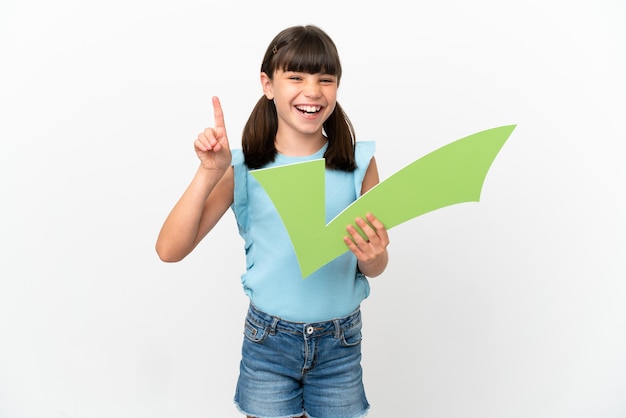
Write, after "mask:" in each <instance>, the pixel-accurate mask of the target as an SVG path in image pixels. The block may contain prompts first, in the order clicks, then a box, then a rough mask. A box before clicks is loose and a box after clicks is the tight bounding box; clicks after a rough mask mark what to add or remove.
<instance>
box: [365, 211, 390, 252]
mask: <svg viewBox="0 0 626 418" xmlns="http://www.w3.org/2000/svg"><path fill="white" fill-rule="evenodd" d="M365 217H366V218H367V220H368V222H369V223H370V224H371V225H372V227H373V228H374V230H375V231H376V235H377V236H378V238H379V239H380V240H381V241H382V242H383V243H384V244H385V245H388V244H389V236H388V234H387V228H385V225H384V224H383V223H382V222H381V221H380V220H379V219H378V218H376V217H375V216H374V215H372V214H371V213H368V214H367V215H366V216H365Z"/></svg>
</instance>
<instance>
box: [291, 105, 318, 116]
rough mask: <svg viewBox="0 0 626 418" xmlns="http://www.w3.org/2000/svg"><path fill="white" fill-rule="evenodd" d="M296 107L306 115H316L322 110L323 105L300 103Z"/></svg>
mask: <svg viewBox="0 0 626 418" xmlns="http://www.w3.org/2000/svg"><path fill="white" fill-rule="evenodd" d="M296 109H298V111H299V112H300V113H303V114H305V115H314V114H316V113H319V112H320V111H321V110H322V106H308V105H299V106H296Z"/></svg>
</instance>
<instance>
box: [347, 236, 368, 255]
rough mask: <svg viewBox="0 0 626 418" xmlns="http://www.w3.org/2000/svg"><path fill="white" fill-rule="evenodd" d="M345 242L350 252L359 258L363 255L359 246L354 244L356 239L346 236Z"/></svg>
mask: <svg viewBox="0 0 626 418" xmlns="http://www.w3.org/2000/svg"><path fill="white" fill-rule="evenodd" d="M343 242H345V243H346V245H347V246H348V248H349V249H350V251H352V252H353V253H354V254H355V255H356V256H357V257H358V256H359V255H360V254H362V253H363V251H361V249H360V248H359V246H358V245H357V244H356V243H355V242H354V238H351V237H350V236H344V237H343Z"/></svg>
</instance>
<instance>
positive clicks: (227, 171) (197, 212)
mask: <svg viewBox="0 0 626 418" xmlns="http://www.w3.org/2000/svg"><path fill="white" fill-rule="evenodd" d="M213 111H214V118H215V126H214V127H213V128H207V129H205V130H204V131H203V132H202V133H200V134H199V135H198V138H197V139H196V140H195V142H194V149H195V151H196V155H197V156H198V158H199V160H200V166H199V167H198V170H197V171H196V174H195V176H194V177H193V179H192V181H191V183H190V184H189V186H188V187H187V189H186V190H185V192H184V193H183V195H182V196H181V197H180V199H179V200H178V202H177V203H176V205H175V206H174V208H173V209H172V211H171V212H170V214H169V215H168V217H167V218H166V219H165V222H164V223H163V226H162V227H161V231H160V233H159V236H158V238H157V242H156V251H157V254H158V255H159V257H160V258H161V260H163V261H166V262H175V261H180V260H182V259H183V258H185V257H186V256H187V255H188V254H189V253H190V252H191V251H192V250H193V249H194V248H195V247H196V245H198V243H199V242H200V241H201V240H202V238H204V237H205V236H206V234H208V233H209V231H211V229H213V227H214V226H215V225H216V224H217V222H218V221H219V220H220V219H221V217H222V215H223V214H224V213H225V212H226V210H227V209H228V208H229V207H230V205H231V204H232V202H233V188H234V180H233V168H232V167H231V166H230V164H231V159H232V156H231V152H230V146H229V143H228V137H227V135H226V126H225V124H224V114H223V112H222V106H221V104H220V101H219V99H218V98H217V97H213Z"/></svg>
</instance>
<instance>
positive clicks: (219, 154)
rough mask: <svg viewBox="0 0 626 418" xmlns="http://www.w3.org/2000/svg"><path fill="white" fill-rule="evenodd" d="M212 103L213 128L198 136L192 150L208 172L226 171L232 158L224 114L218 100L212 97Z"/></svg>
mask: <svg viewBox="0 0 626 418" xmlns="http://www.w3.org/2000/svg"><path fill="white" fill-rule="evenodd" d="M212 101H213V114H214V118H215V126H214V127H213V128H206V129H205V130H204V131H202V132H201V133H200V134H198V138H197V139H196V140H195V141H194V149H195V151H196V155H198V158H199V159H200V163H201V165H202V167H204V168H206V169H208V170H226V169H227V168H228V167H229V166H230V163H231V160H232V156H231V153H230V145H229V144H228V136H227V135H226V126H225V124H224V113H223V112H222V105H221V104H220V100H219V98H217V97H215V96H214V97H213V98H212Z"/></svg>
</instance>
